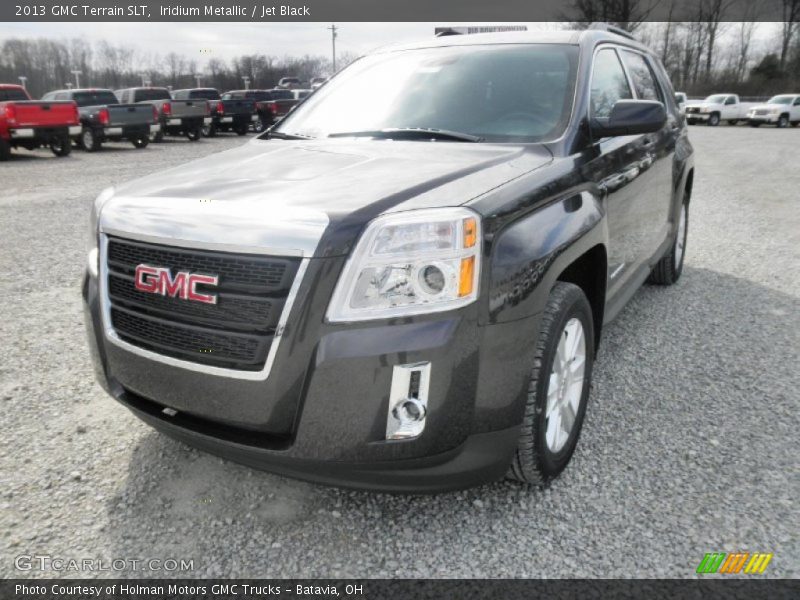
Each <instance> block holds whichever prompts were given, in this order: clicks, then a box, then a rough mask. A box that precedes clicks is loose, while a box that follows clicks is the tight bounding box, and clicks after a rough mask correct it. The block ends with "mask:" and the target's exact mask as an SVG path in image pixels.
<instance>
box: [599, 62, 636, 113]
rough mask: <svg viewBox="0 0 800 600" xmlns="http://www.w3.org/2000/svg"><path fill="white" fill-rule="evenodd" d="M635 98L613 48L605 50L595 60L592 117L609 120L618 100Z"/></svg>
mask: <svg viewBox="0 0 800 600" xmlns="http://www.w3.org/2000/svg"><path fill="white" fill-rule="evenodd" d="M632 98H633V94H631V88H630V86H628V79H627V78H626V77H625V71H624V70H623V69H622V64H621V63H620V62H619V58H618V57H617V53H616V51H615V50H614V49H613V48H605V49H603V50H600V52H598V53H597V56H596V57H595V59H594V72H593V74H592V92H591V111H592V117H595V118H601V119H602V118H607V117H609V116H610V115H611V109H612V108H613V107H614V104H615V103H616V102H617V100H630V99H632Z"/></svg>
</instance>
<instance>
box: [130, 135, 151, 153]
mask: <svg viewBox="0 0 800 600" xmlns="http://www.w3.org/2000/svg"><path fill="white" fill-rule="evenodd" d="M130 142H131V144H133V147H134V148H136V149H137V150H142V149H143V148H147V145H148V144H149V143H150V136H149V135H145V136H142V137H138V138H133V139H132V140H130Z"/></svg>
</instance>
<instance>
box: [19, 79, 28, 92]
mask: <svg viewBox="0 0 800 600" xmlns="http://www.w3.org/2000/svg"><path fill="white" fill-rule="evenodd" d="M17 79H19V82H20V83H21V84H22V89H23V90H27V89H28V88H27V87H25V82H26V81H28V78H27V77H25V75H20V76H19V77H17Z"/></svg>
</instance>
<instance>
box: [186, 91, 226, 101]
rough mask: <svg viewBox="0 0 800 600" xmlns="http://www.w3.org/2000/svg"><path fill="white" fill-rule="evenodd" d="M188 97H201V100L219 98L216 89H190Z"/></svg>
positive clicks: (194, 98)
mask: <svg viewBox="0 0 800 600" xmlns="http://www.w3.org/2000/svg"><path fill="white" fill-rule="evenodd" d="M189 98H191V99H192V100H196V99H198V98H202V99H203V100H219V99H220V98H219V92H218V91H217V90H192V91H191V92H189Z"/></svg>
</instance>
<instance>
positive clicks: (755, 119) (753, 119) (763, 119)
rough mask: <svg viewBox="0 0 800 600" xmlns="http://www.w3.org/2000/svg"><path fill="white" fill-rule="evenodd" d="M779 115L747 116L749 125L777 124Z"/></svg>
mask: <svg viewBox="0 0 800 600" xmlns="http://www.w3.org/2000/svg"><path fill="white" fill-rule="evenodd" d="M779 118H780V115H748V116H747V120H748V121H749V122H750V123H777V122H778V119H779Z"/></svg>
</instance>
